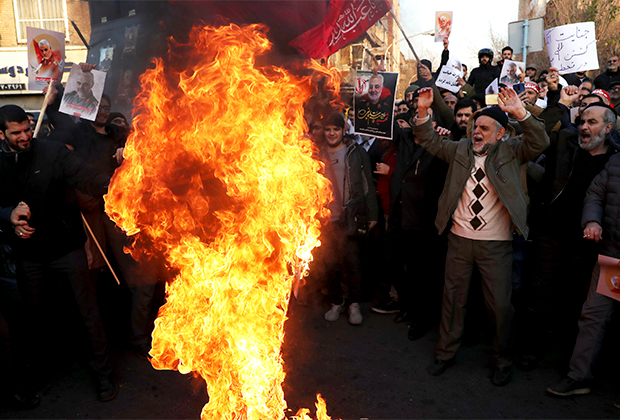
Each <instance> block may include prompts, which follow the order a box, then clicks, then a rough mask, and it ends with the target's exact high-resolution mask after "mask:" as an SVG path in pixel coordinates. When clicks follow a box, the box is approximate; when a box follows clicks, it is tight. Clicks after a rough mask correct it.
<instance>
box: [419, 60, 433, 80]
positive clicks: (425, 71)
mask: <svg viewBox="0 0 620 420" xmlns="http://www.w3.org/2000/svg"><path fill="white" fill-rule="evenodd" d="M418 76H420V77H421V78H422V79H424V80H426V81H427V82H429V81H430V80H431V79H432V78H433V75H432V74H431V70H430V69H429V68H428V67H426V66H425V65H424V64H420V66H419V67H418Z"/></svg>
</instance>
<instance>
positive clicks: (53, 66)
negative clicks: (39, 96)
mask: <svg viewBox="0 0 620 420" xmlns="http://www.w3.org/2000/svg"><path fill="white" fill-rule="evenodd" d="M26 34H27V39H28V63H29V66H30V71H29V72H28V89H30V90H43V88H44V87H45V86H47V85H48V84H49V82H50V80H53V81H55V82H59V81H60V80H61V79H62V71H63V69H64V66H65V34H63V33H61V32H54V31H47V30H45V29H39V28H30V27H28V28H26Z"/></svg>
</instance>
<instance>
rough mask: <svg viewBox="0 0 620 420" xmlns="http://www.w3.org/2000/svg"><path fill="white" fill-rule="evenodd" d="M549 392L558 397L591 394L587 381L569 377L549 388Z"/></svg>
mask: <svg viewBox="0 0 620 420" xmlns="http://www.w3.org/2000/svg"><path fill="white" fill-rule="evenodd" d="M547 392H549V393H550V394H553V395H557V396H558V397H568V396H569V395H584V394H589V393H590V387H589V386H588V383H587V381H576V380H574V379H572V378H569V377H568V376H567V377H566V378H564V379H562V380H561V381H560V382H558V383H557V384H555V385H553V386H550V387H549V388H547Z"/></svg>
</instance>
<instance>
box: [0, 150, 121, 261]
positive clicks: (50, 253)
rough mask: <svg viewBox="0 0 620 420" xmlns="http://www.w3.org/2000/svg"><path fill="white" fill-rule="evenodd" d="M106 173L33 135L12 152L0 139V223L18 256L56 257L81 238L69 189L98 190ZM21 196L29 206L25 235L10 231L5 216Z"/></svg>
mask: <svg viewBox="0 0 620 420" xmlns="http://www.w3.org/2000/svg"><path fill="white" fill-rule="evenodd" d="M109 181H110V179H109V177H107V176H105V175H102V174H100V173H98V172H97V171H95V170H94V169H93V168H92V167H90V166H89V165H88V164H86V163H85V162H84V161H82V160H81V159H80V158H79V157H77V156H76V155H75V154H74V153H72V152H71V151H69V150H68V149H67V148H66V147H65V146H64V145H62V144H59V143H56V142H50V141H45V140H37V139H33V140H32V143H31V146H30V149H29V150H28V151H25V152H20V153H15V152H13V151H10V149H8V147H7V146H6V143H4V142H2V150H1V151H0V224H1V226H2V231H3V232H4V233H5V238H6V239H7V240H8V241H10V244H11V245H12V246H13V248H14V250H15V252H16V255H17V256H18V257H21V258H24V259H29V260H35V261H42V260H52V259H56V258H59V257H61V256H63V255H66V254H67V253H69V252H71V251H74V250H76V249H78V248H80V247H82V246H84V242H85V241H86V236H85V235H84V229H83V228H82V220H81V218H80V214H79V210H78V208H77V206H76V205H75V204H74V203H72V202H71V200H70V197H71V195H70V189H69V188H68V187H70V186H72V187H77V188H79V189H80V190H82V191H84V192H87V193H89V194H95V195H103V194H104V193H105V191H106V189H107V185H108V183H109ZM20 201H23V202H25V203H26V204H28V206H29V207H30V212H31V218H30V220H29V222H28V224H29V225H30V226H31V227H33V228H35V229H36V231H35V232H34V233H33V234H32V236H31V237H30V238H28V239H20V238H18V237H17V236H16V235H15V234H14V233H13V225H12V224H11V223H10V216H11V212H12V211H13V209H14V208H15V207H16V206H17V205H18V204H19V202H20Z"/></svg>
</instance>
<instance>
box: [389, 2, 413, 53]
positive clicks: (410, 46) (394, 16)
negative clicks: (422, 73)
mask: <svg viewBox="0 0 620 420" xmlns="http://www.w3.org/2000/svg"><path fill="white" fill-rule="evenodd" d="M390 14H391V15H392V18H393V19H394V22H396V24H397V25H398V28H399V29H400V31H401V32H402V34H403V36H404V37H405V40H406V41H407V44H409V48H411V52H412V53H413V55H414V57H415V59H416V61H417V62H418V63H419V62H420V57H418V55H417V54H416V52H415V50H414V49H413V45H412V44H411V41H409V38H407V34H406V33H405V29H403V25H401V24H400V22H399V21H398V19H397V18H396V15H395V14H394V11H393V10H392V9H390Z"/></svg>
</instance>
